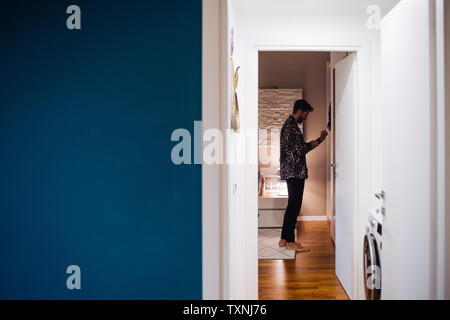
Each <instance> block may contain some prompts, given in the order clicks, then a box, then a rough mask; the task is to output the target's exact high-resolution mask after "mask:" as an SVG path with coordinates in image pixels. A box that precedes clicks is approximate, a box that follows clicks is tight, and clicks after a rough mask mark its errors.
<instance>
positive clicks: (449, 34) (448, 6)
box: [444, 0, 450, 299]
mask: <svg viewBox="0 0 450 320" xmlns="http://www.w3.org/2000/svg"><path fill="white" fill-rule="evenodd" d="M444 5H445V16H444V17H445V18H444V21H445V31H444V34H445V36H444V39H445V40H444V41H445V44H444V45H445V109H446V114H445V117H446V126H445V127H446V133H445V134H446V137H445V141H446V150H445V151H446V156H445V158H446V159H447V161H446V179H445V180H446V186H445V188H446V193H445V199H446V208H445V211H446V217H445V220H446V221H445V223H446V228H445V229H446V230H445V234H446V239H445V243H446V248H445V252H446V255H445V257H446V261H445V265H446V270H445V273H446V275H445V282H446V283H445V293H444V297H445V298H446V299H450V200H449V199H450V168H449V166H450V164H449V161H448V159H450V129H449V128H450V111H449V110H450V1H448V0H444Z"/></svg>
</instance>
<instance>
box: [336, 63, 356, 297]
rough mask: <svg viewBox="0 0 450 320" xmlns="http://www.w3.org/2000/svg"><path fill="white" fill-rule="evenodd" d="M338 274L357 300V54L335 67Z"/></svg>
mask: <svg viewBox="0 0 450 320" xmlns="http://www.w3.org/2000/svg"><path fill="white" fill-rule="evenodd" d="M335 79H336V82H335V85H336V87H335V101H336V106H335V117H336V121H335V123H336V127H335V139H336V141H335V142H336V145H335V146H336V151H335V152H336V153H335V154H336V163H335V170H336V171H335V172H336V176H335V179H336V180H335V186H336V191H335V194H336V196H335V204H336V275H337V277H338V278H339V281H340V282H341V284H342V286H343V287H344V289H345V291H346V292H347V295H348V296H349V297H350V298H351V299H352V298H354V256H353V251H354V243H355V242H354V212H355V208H356V206H355V197H356V195H355V191H356V189H355V186H356V184H355V181H356V179H355V178H356V177H355V165H356V152H355V123H356V117H355V114H356V113H355V111H356V54H351V55H349V56H348V57H346V58H345V59H343V60H341V61H339V62H338V63H337V64H336V66H335Z"/></svg>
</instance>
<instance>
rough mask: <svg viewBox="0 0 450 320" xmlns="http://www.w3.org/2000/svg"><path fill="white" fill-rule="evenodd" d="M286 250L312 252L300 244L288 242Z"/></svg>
mask: <svg viewBox="0 0 450 320" xmlns="http://www.w3.org/2000/svg"><path fill="white" fill-rule="evenodd" d="M286 250H295V251H298V252H308V251H310V250H309V249H308V248H305V247H303V246H302V245H301V244H300V243H297V242H286Z"/></svg>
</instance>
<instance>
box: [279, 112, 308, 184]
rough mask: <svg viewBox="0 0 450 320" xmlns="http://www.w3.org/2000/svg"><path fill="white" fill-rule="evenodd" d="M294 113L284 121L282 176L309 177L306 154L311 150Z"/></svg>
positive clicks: (281, 159) (282, 131)
mask: <svg viewBox="0 0 450 320" xmlns="http://www.w3.org/2000/svg"><path fill="white" fill-rule="evenodd" d="M311 149H312V146H311V143H306V142H305V140H304V139H303V133H302V131H301V130H300V128H299V127H298V124H297V120H295V118H294V116H293V115H290V116H289V118H287V120H286V121H285V122H284V125H283V128H282V129H281V135H280V178H281V180H287V179H290V178H300V179H306V178H308V168H307V167H306V157H305V155H306V154H307V153H308V152H309V151H311Z"/></svg>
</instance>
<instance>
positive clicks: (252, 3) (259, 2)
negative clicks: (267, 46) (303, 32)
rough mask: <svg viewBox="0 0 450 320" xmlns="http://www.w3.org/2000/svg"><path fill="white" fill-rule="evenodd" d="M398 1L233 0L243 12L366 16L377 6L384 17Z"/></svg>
mask: <svg viewBox="0 0 450 320" xmlns="http://www.w3.org/2000/svg"><path fill="white" fill-rule="evenodd" d="M399 1H400V0H234V5H235V6H236V8H237V9H239V10H245V11H272V12H273V11H292V10H299V11H300V10H301V11H303V12H305V11H307V12H320V11H333V12H336V13H344V12H350V13H356V12H361V14H366V9H367V8H368V7H369V6H370V5H377V6H379V7H380V8H381V12H382V14H383V15H385V14H386V13H387V12H389V10H391V9H392V8H393V7H394V6H395V5H396V4H397V3H398V2H399Z"/></svg>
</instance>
